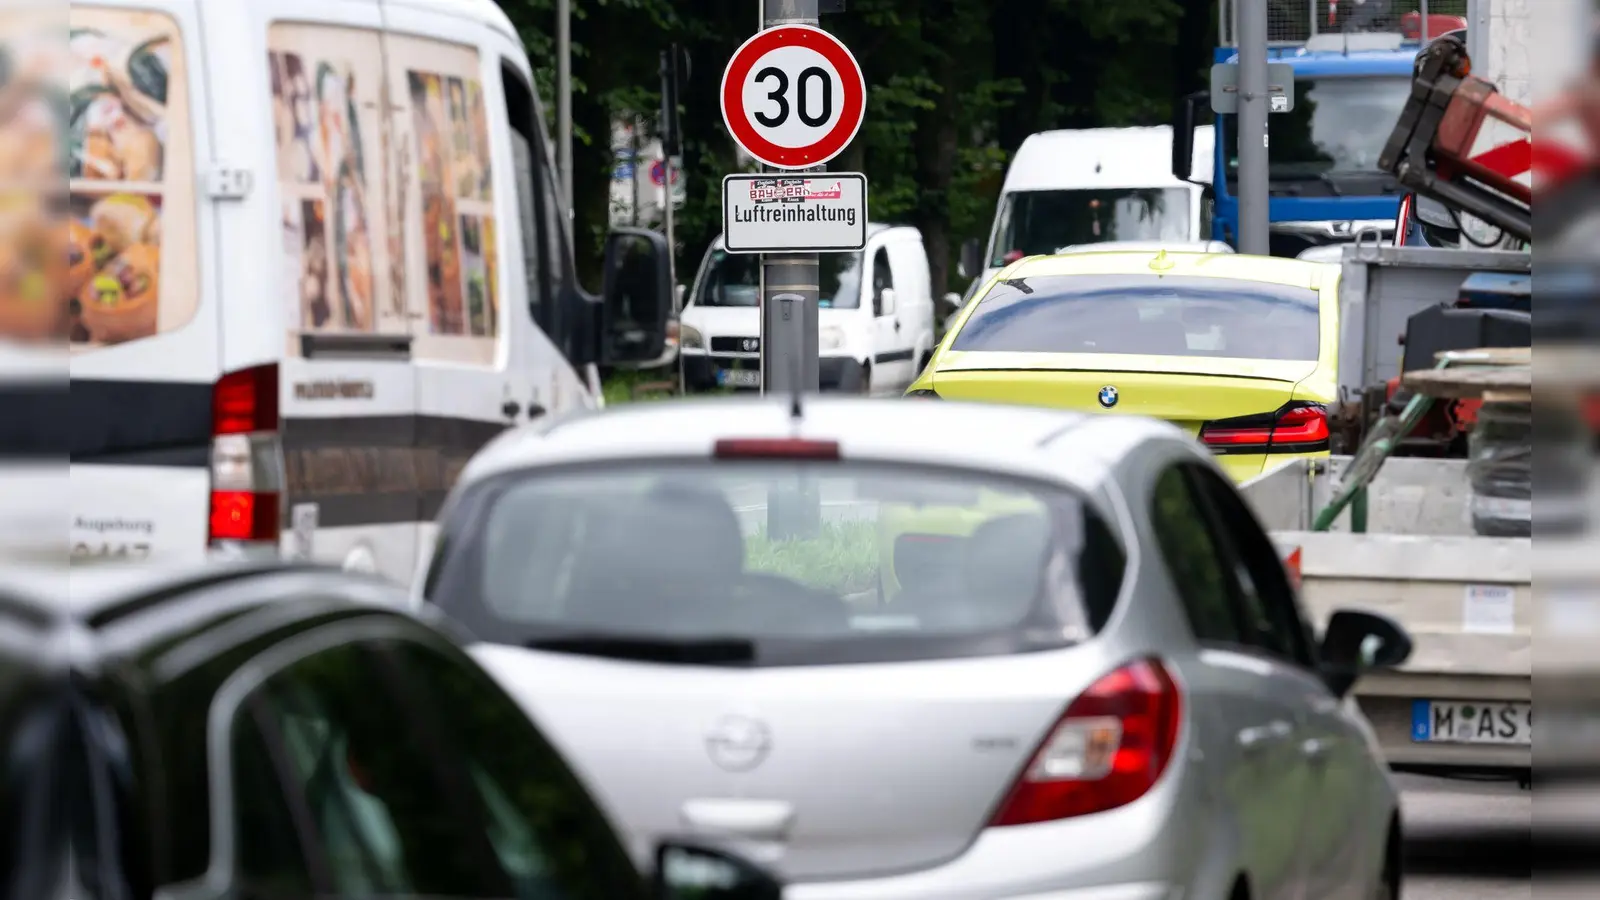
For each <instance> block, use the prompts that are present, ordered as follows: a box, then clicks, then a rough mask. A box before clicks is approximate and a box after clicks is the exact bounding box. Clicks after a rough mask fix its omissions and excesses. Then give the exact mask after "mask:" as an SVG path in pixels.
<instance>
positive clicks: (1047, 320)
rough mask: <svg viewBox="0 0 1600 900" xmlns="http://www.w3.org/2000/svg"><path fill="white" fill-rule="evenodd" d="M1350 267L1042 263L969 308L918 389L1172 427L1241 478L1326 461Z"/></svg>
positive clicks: (1084, 258)
mask: <svg viewBox="0 0 1600 900" xmlns="http://www.w3.org/2000/svg"><path fill="white" fill-rule="evenodd" d="M1338 291H1339V269H1338V267H1337V266H1334V265H1330V264H1327V263H1314V262H1306V261H1303V260H1296V259H1278V258H1275V257H1264V256H1244V255H1241V254H1232V253H1215V254H1212V253H1176V252H1167V251H1159V252H1149V251H1143V252H1105V253H1073V254H1064V255H1060V256H1034V257H1028V258H1026V259H1021V260H1018V261H1017V262H1014V263H1012V264H1011V265H1010V266H1007V267H1006V268H1005V269H1002V270H1001V271H1000V272H998V273H996V274H995V276H994V277H993V278H992V279H991V280H990V281H989V283H987V284H985V285H983V287H982V288H980V289H979V291H978V293H977V295H976V296H975V297H974V298H973V300H972V301H971V302H969V303H968V304H967V305H966V307H965V308H964V309H962V310H961V312H960V313H958V314H957V315H956V317H955V319H954V321H952V322H951V323H950V326H949V328H948V330H947V332H946V334H945V337H944V340H942V341H941V342H940V344H939V346H938V348H937V349H936V350H935V351H934V354H933V358H932V359H931V360H930V361H929V362H928V365H927V366H926V367H925V368H924V369H923V371H922V374H921V375H920V376H918V378H917V380H916V381H915V382H914V383H912V385H911V387H910V389H909V390H908V391H907V396H910V397H924V398H942V399H947V400H976V401H994V402H1009V403H1024V404H1029V405H1034V406H1055V407H1063V408H1067V409H1078V410H1084V411H1088V412H1098V413H1105V414H1108V415H1118V414H1136V415H1146V416H1154V417H1157V418H1161V419H1166V420H1168V421H1170V422H1173V423H1175V424H1177V425H1179V426H1180V427H1182V428H1184V429H1186V430H1187V431H1189V432H1190V433H1191V434H1193V435H1194V436H1195V437H1197V438H1198V439H1199V440H1200V441H1202V442H1203V443H1205V444H1206V445H1207V446H1209V447H1210V448H1211V449H1212V450H1213V451H1215V452H1216V453H1217V455H1218V462H1219V463H1221V465H1222V467H1223V469H1224V470H1226V471H1227V472H1228V474H1229V475H1231V476H1232V477H1233V478H1234V480H1235V481H1243V480H1245V479H1247V478H1250V477H1252V476H1254V475H1258V474H1260V473H1261V472H1262V470H1263V469H1265V468H1267V467H1269V466H1272V465H1277V464H1278V463H1280V462H1282V461H1285V460H1288V459H1292V458H1294V457H1296V456H1326V455H1327V454H1328V447H1329V430H1328V409H1329V407H1330V406H1332V405H1333V404H1334V403H1335V401H1336V400H1337V397H1338V350H1339V300H1338Z"/></svg>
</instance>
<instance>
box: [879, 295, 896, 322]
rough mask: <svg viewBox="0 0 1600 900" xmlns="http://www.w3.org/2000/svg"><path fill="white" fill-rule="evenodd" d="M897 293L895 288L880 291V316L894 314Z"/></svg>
mask: <svg viewBox="0 0 1600 900" xmlns="http://www.w3.org/2000/svg"><path fill="white" fill-rule="evenodd" d="M894 304H895V295H894V288H884V289H883V290H881V291H879V292H878V304H877V305H878V309H877V313H878V315H880V316H892V315H894Z"/></svg>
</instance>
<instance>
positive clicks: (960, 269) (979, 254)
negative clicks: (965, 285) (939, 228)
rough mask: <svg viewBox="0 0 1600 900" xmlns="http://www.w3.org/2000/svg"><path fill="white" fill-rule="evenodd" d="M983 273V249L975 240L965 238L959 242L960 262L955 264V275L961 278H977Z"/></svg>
mask: <svg viewBox="0 0 1600 900" xmlns="http://www.w3.org/2000/svg"><path fill="white" fill-rule="evenodd" d="M981 271H983V248H982V247H981V246H979V244H978V239H977V238H967V239H966V240H964V241H962V242H961V260H960V262H958V263H956V274H957V275H960V276H961V277H962V278H977V277H978V273H979V272H981Z"/></svg>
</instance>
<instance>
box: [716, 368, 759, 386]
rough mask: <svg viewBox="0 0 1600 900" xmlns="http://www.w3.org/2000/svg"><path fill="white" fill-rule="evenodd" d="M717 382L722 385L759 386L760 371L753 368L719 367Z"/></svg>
mask: <svg viewBox="0 0 1600 900" xmlns="http://www.w3.org/2000/svg"><path fill="white" fill-rule="evenodd" d="M717 384H720V385H722V386H723V387H751V388H753V387H760V386H761V373H760V372H758V371H756V370H755V369H720V370H718V371H717Z"/></svg>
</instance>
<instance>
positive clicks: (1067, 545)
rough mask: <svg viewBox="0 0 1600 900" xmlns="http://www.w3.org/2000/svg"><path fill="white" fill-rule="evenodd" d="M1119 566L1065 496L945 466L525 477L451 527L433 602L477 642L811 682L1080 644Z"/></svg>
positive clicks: (470, 508) (738, 467)
mask: <svg viewBox="0 0 1600 900" xmlns="http://www.w3.org/2000/svg"><path fill="white" fill-rule="evenodd" d="M1125 565H1126V556H1125V553H1124V550H1123V547H1122V545H1121V543H1120V541H1119V539H1118V537H1117V533H1116V532H1115V531H1114V530H1113V527H1112V526H1111V524H1109V523H1108V522H1107V521H1106V520H1105V519H1104V518H1102V516H1101V515H1100V514H1099V513H1098V512H1097V511H1096V509H1095V507H1094V506H1093V505H1091V504H1090V503H1089V502H1087V501H1086V500H1084V499H1083V498H1082V497H1080V496H1078V495H1076V494H1074V493H1072V492H1070V491H1067V490H1064V489H1060V488H1056V487H1053V486H1049V485H1042V484H1037V483H1033V482H1030V481H1019V480H1011V479H1008V478H1000V477H996V476H993V475H988V474H980V473H973V472H969V471H964V470H950V469H943V468H920V467H909V466H886V465H881V464H866V463H849V462H816V461H810V462H806V461H769V460H761V461H755V460H752V461H748V462H729V461H721V462H712V461H709V460H706V461H682V462H674V463H668V464H664V463H662V462H661V461H659V460H658V461H651V462H641V463H637V464H619V463H609V464H605V465H603V466H588V467H584V468H579V469H565V470H560V471H548V472H542V473H539V474H527V473H516V474H513V475H508V476H503V477H501V478H498V479H495V480H490V481H486V482H484V483H482V484H480V485H477V486H476V487H475V488H473V489H472V490H469V491H467V492H466V493H464V494H463V495H462V496H461V497H460V499H459V501H458V502H457V503H455V504H453V506H452V509H451V510H449V511H447V513H446V517H445V521H444V522H443V531H442V539H441V543H440V550H439V551H438V554H437V556H436V558H435V565H434V567H433V571H432V573H431V574H430V577H429V579H428V582H427V584H426V587H425V594H426V596H427V599H428V601H429V602H430V603H432V604H434V605H436V606H438V607H439V608H441V609H442V611H443V612H444V613H446V614H447V615H448V617H449V618H450V619H452V620H454V621H455V622H456V623H457V624H458V625H460V626H463V627H465V628H466V629H467V631H469V632H470V633H471V635H472V636H473V637H475V638H477V639H478V640H482V641H488V642H493V643H501V644H517V645H522V646H527V647H532V648H535V649H547V650H556V651H565V652H573V653H586V654H592V655H600V656H612V657H621V658H634V659H646V660H652V661H661V662H680V663H685V664H697V663H698V664H724V665H746V666H796V665H800V666H804V665H825V664H830V663H863V662H892V661H901V660H905V661H910V660H929V659H945V658H961V657H973V656H991V655H1005V654H1013V653H1022V652H1029V651H1034V650H1047V649H1055V648H1059V647H1064V646H1069V645H1071V644H1073V643H1076V642H1079V641H1082V640H1085V639H1087V638H1089V637H1091V636H1093V635H1094V634H1095V633H1096V632H1097V631H1098V630H1099V629H1100V628H1101V627H1102V626H1103V625H1104V624H1105V622H1106V620H1107V619H1108V618H1109V617H1110V615H1111V611H1112V609H1113V608H1114V606H1115V604H1116V598H1117V593H1118V591H1119V590H1120V588H1121V586H1122V581H1123V571H1124V568H1125Z"/></svg>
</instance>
